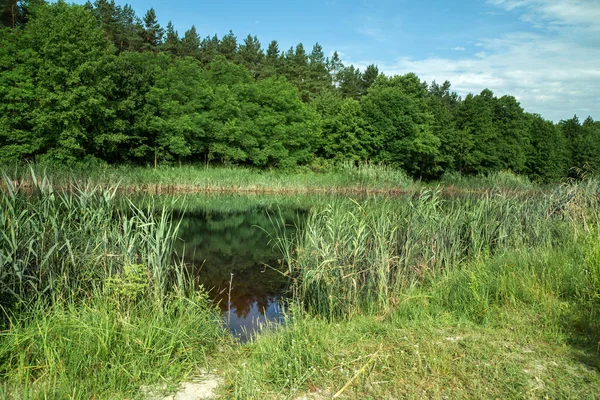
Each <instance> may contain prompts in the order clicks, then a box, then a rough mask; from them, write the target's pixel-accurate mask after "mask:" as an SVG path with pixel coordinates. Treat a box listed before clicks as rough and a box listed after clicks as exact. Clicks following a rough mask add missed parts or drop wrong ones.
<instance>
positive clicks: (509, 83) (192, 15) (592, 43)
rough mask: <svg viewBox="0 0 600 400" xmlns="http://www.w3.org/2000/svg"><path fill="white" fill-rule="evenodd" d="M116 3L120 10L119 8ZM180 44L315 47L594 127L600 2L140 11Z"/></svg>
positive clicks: (599, 114)
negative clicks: (226, 39)
mask: <svg viewBox="0 0 600 400" xmlns="http://www.w3.org/2000/svg"><path fill="white" fill-rule="evenodd" d="M117 2H118V3H120V4H124V3H123V2H120V1H118V0H117ZM129 4H131V5H132V6H133V8H134V9H135V11H136V12H137V14H138V15H139V16H143V15H144V13H145V11H146V10H147V9H149V8H150V7H153V8H154V9H155V10H156V13H157V16H158V19H159V22H160V23H161V24H162V25H163V26H166V24H167V22H168V21H169V20H171V21H172V22H173V24H174V25H175V27H176V29H177V30H178V31H179V33H180V35H183V32H184V31H185V30H187V29H188V28H189V27H191V26H192V25H195V26H196V29H197V31H198V33H199V34H200V36H202V37H205V36H207V35H212V34H215V33H216V34H218V35H219V37H220V36H222V35H224V34H226V33H227V32H228V31H229V30H233V32H234V33H235V34H236V36H237V37H238V40H239V42H241V41H242V39H243V38H244V37H245V36H246V35H247V34H248V33H251V34H252V35H256V36H257V37H258V38H259V39H260V41H261V42H262V44H263V47H266V46H267V44H268V43H269V42H270V41H271V40H272V39H276V40H277V41H278V42H279V44H280V48H281V49H283V50H286V49H288V48H289V47H290V46H295V45H296V44H298V43H300V42H302V43H303V44H304V46H305V48H306V49H307V51H310V49H311V48H312V45H313V44H314V43H315V42H319V43H320V44H321V45H322V46H323V48H324V50H325V52H326V53H327V54H328V55H329V54H331V53H332V52H333V51H334V50H337V51H338V52H339V53H340V55H341V56H342V60H343V61H344V63H345V64H347V65H348V64H354V65H355V66H359V67H361V68H364V67H366V66H367V65H368V64H371V63H374V64H377V65H378V66H379V68H380V70H381V71H382V72H385V73H386V74H389V75H393V74H404V73H407V72H415V73H417V75H419V76H420V77H421V79H424V80H427V81H431V80H434V79H435V80H437V81H438V82H443V81H444V80H449V81H450V82H451V83H452V87H453V90H455V91H457V92H458V93H459V94H461V95H465V94H466V93H469V92H473V93H479V92H480V91H481V90H483V89H484V88H489V89H492V90H493V91H494V92H495V93H496V94H497V95H504V94H510V95H513V96H515V97H516V98H517V99H518V100H519V101H520V102H521V105H522V106H523V107H524V108H525V109H526V110H527V111H530V112H535V113H539V114H541V115H542V116H544V117H545V118H547V119H551V120H554V121H558V120H560V119H566V118H570V117H572V116H573V115H574V114H577V115H578V116H580V118H581V119H583V118H585V117H586V116H587V115H592V117H594V119H600V106H599V105H600V0H487V1H486V0H480V1H475V0H463V1H447V0H421V1H419V0H396V1H390V0H385V1H366V0H320V1H316V0H307V1H299V2H289V1H288V2H285V1H272V0H269V1H258V2H251V1H239V0H230V1H228V2H208V1H202V2H198V1H185V0H170V1H168V2H165V1H157V0H153V1H139V0H131V1H129Z"/></svg>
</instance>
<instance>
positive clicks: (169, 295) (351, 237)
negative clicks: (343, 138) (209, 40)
mask: <svg viewBox="0 0 600 400" xmlns="http://www.w3.org/2000/svg"><path fill="white" fill-rule="evenodd" d="M369 168H371V167H369ZM373 168H375V169H374V171H377V170H376V168H382V167H373ZM114 171H118V170H114ZM173 171H176V169H173ZM215 171H218V170H215ZM215 171H212V172H210V174H216V173H217V172H215ZM233 171H234V170H232V172H231V173H232V176H233V173H234V172H233ZM197 172H198V171H195V172H194V173H193V175H194V176H195V175H196V174H197ZM111 173H112V172H111ZM114 173H117V172H114ZM219 173H220V172H219ZM254 173H257V172H256V171H249V172H248V174H254ZM390 173H392V172H390ZM29 174H30V175H29V177H27V175H23V176H22V179H23V180H22V181H21V182H23V181H29V182H30V185H31V186H30V187H29V188H28V190H26V191H20V190H19V187H18V186H17V185H18V184H19V183H18V182H17V183H16V184H13V182H14V180H15V177H14V176H12V177H10V178H9V177H7V176H5V177H4V179H3V182H4V185H5V187H4V188H3V190H2V192H0V205H1V207H0V212H1V214H0V232H2V234H1V236H0V263H1V270H0V271H1V275H0V300H1V302H2V303H1V305H2V309H3V313H2V319H1V323H2V331H1V333H0V379H1V382H0V397H7V398H56V399H63V398H81V399H89V398H98V399H104V398H106V399H112V398H145V397H147V394H148V392H147V391H146V389H145V388H149V389H148V390H150V391H157V390H158V391H159V392H160V391H161V390H162V391H169V390H171V391H172V390H174V389H175V387H176V384H177V382H179V381H181V380H184V379H186V378H189V377H193V376H194V375H196V374H198V371H199V370H200V369H211V370H213V371H214V370H218V372H219V374H220V375H221V378H222V381H223V384H222V385H221V387H220V388H219V394H220V395H221V396H222V397H223V398H239V399H247V398H251V399H265V398H267V399H268V398H274V399H280V398H290V399H300V398H313V399H321V398H331V397H334V396H335V395H338V396H337V397H340V398H360V399H362V398H367V399H368V398H372V399H379V398H440V399H443V398H598V396H600V391H598V389H597V388H598V387H600V322H599V321H600V222H599V220H600V215H599V212H598V205H599V204H598V201H599V199H600V197H599V193H600V183H599V182H598V181H596V180H587V181H583V182H580V183H577V184H570V185H563V186H556V187H555V188H553V189H551V190H550V189H545V190H544V191H537V189H534V192H528V190H529V189H527V188H530V186H529V185H530V184H529V183H528V182H521V181H519V182H520V183H519V182H517V183H515V181H514V180H513V179H512V178H510V177H508V178H507V177H499V178H498V179H499V180H502V179H504V181H503V182H505V183H504V184H502V185H503V186H502V185H496V186H494V185H490V186H488V188H487V189H484V190H474V191H472V192H468V191H466V192H461V193H456V194H457V195H456V196H448V194H449V193H448V192H445V191H444V190H441V189H438V188H433V189H432V188H427V187H420V186H419V185H420V184H419V185H416V184H414V185H415V186H413V189H411V190H413V192H412V193H409V194H408V195H406V196H403V197H399V196H388V197H383V196H376V197H373V196H371V197H369V196H364V197H361V196H353V197H355V198H352V199H351V198H348V196H346V197H345V198H344V197H343V196H337V197H328V198H325V197H323V198H316V199H315V200H312V201H311V204H312V205H313V206H312V208H311V210H310V211H309V216H308V218H307V219H306V220H305V221H304V222H303V223H302V226H301V227H300V228H301V229H300V231H299V233H298V234H297V235H295V236H294V235H286V236H284V235H281V236H280V238H279V241H278V242H277V240H276V239H273V240H274V243H275V242H276V243H277V244H278V245H279V246H280V248H281V250H282V252H283V254H284V258H285V262H286V265H287V268H288V269H287V275H288V276H289V277H290V278H291V280H292V285H291V287H290V292H291V302H290V309H291V312H290V319H289V320H288V322H287V324H285V325H283V326H279V327H277V328H274V329H272V330H270V331H265V332H264V333H263V334H261V335H260V336H258V337H257V338H256V339H255V340H254V341H253V342H251V343H247V344H237V343H234V342H233V341H232V340H231V339H230V338H228V336H227V334H226V333H224V332H223V329H222V327H221V326H220V321H219V316H218V315H217V313H216V311H215V310H214V308H213V305H211V304H210V303H209V301H208V299H207V297H206V295H205V294H204V292H203V291H202V290H195V289H194V288H193V287H192V285H191V284H190V280H189V278H188V276H186V274H185V269H184V268H183V267H182V264H181V260H179V261H178V260H174V258H173V254H172V249H173V241H174V240H175V238H176V237H177V231H178V228H179V221H178V220H177V219H176V218H174V217H173V213H172V211H171V210H172V209H173V208H174V207H173V205H169V204H168V203H169V202H170V201H171V200H170V198H163V199H161V200H160V201H156V202H153V203H145V202H147V201H151V200H148V198H145V199H143V200H139V202H138V201H137V200H136V203H135V204H134V203H132V202H131V201H129V200H128V199H127V198H124V197H120V196H118V190H117V187H116V186H108V187H107V186H106V182H108V181H102V180H101V179H96V178H93V173H90V176H91V177H92V178H93V179H92V178H90V180H83V179H82V180H81V181H80V182H79V181H78V180H77V179H75V176H72V175H71V176H65V177H64V178H61V177H60V176H58V175H54V176H53V179H56V182H58V186H53V185H51V184H49V183H48V180H47V179H45V178H42V177H39V176H38V175H36V173H35V169H34V172H33V174H32V172H31V171H30V172H29ZM123 174H125V172H123ZM173 174H175V172H173ZM191 175H192V173H190V176H191ZM375 175H377V174H375ZM212 176H215V175H212ZM111 177H112V175H111ZM168 177H169V179H175V175H169V176H168ZM451 178H452V177H447V178H446V179H448V185H450V186H451V185H457V186H454V187H459V186H460V185H463V186H462V187H465V188H466V187H467V186H468V183H466V182H460V181H458V180H457V179H458V178H457V177H453V178H452V179H455V180H454V181H452V182H453V183H450V182H451V181H450V179H451ZM61 179H64V180H61ZM73 179H75V180H74V181H73ZM111 179H112V178H111ZM125 179H126V176H124V177H123V179H122V180H121V182H126V181H125ZM161 179H164V178H161ZM190 179H192V178H190ZM232 179H233V178H232ZM236 179H240V180H238V181H237V182H238V183H239V182H241V179H242V178H240V177H238V178H236ZM248 179H250V178H248ZM269 179H270V178H269ZM283 179H284V178H283V177H282V182H283ZM311 179H312V178H311ZM365 179H366V178H365ZM373 179H374V178H373ZM398 179H399V178H398ZM487 179H493V178H490V177H488V178H487ZM368 181H369V180H368V179H366V180H365V185H366V184H369V183H368ZM92 182H95V183H92ZM102 182H104V183H102ZM132 182H133V181H132ZM288 183H289V182H288ZM288 183H286V184H288ZM125 184H127V183H125ZM132 184H133V183H132ZM511 185H512V186H511ZM303 187H305V188H306V186H303ZM60 188H68V189H69V190H66V191H64V190H60ZM532 193H534V194H535V195H532ZM528 194H529V195H528ZM216 200H218V199H216V198H211V197H207V198H206V199H201V200H195V201H199V202H205V203H212V202H214V201H216ZM238 200H239V199H238V198H236V197H235V196H231V197H228V200H226V201H224V204H223V205H221V206H219V207H220V208H221V209H226V210H237V211H240V212H242V211H244V210H247V208H248V207H254V206H255V204H254V203H251V204H250V205H249V204H246V203H245V202H243V201H241V202H240V201H238ZM292 201H293V202H295V201H296V200H292ZM269 202H270V200H269V201H267V203H264V202H262V201H259V202H258V204H259V205H260V206H261V207H263V206H265V205H267V204H270V203H269ZM193 204H194V203H190V204H189V206H190V207H192V206H193ZM203 204H204V203H203ZM175 208H180V205H178V206H177V207H175ZM183 208H185V205H183ZM215 209H219V208H215ZM272 220H273V223H274V224H275V227H276V228H277V227H279V228H283V227H282V226H281V225H277V221H278V219H277V218H276V217H275V216H273V219H272ZM271 244H273V243H271ZM164 385H166V387H165V388H164V389H160V388H161V387H163V386H164Z"/></svg>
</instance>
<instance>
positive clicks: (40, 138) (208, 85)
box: [0, 0, 600, 182]
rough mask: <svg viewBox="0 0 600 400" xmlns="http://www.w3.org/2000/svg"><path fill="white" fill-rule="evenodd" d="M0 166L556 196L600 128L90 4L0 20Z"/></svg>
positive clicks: (583, 164)
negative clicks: (203, 172)
mask: <svg viewBox="0 0 600 400" xmlns="http://www.w3.org/2000/svg"><path fill="white" fill-rule="evenodd" d="M0 7H1V9H0V161H1V162H12V161H17V160H37V161H40V160H50V161H53V162H54V161H57V162H61V163H75V162H80V161H86V162H87V161H95V160H101V161H104V162H108V163H135V164H141V165H145V164H150V165H156V164H158V163H172V162H180V163H181V162H187V163H206V164H208V163H220V164H237V165H247V166H256V167H261V168H262V167H268V168H270V167H277V168H289V167H293V166H296V165H309V166H322V165H329V164H330V163H334V162H338V161H344V160H350V161H365V160H369V161H374V162H382V163H386V164H389V165H394V166H397V167H401V168H403V169H404V170H406V171H407V172H408V173H410V174H411V175H413V176H414V177H419V178H424V179H432V178H438V177H440V176H441V175H442V174H444V173H446V172H460V173H462V174H480V173H484V174H487V173H490V172H495V171H502V170H510V171H512V172H515V173H519V174H526V175H528V176H529V177H531V178H532V179H534V180H536V181H541V182H546V181H554V180H558V179H560V178H563V177H566V176H578V175H580V174H581V173H582V172H583V173H585V172H598V171H599V170H600V123H599V122H594V121H593V120H592V119H591V118H589V117H588V118H587V119H586V120H585V121H584V122H583V123H580V121H579V119H578V118H577V117H576V116H575V117H573V118H572V119H569V120H565V121H561V122H560V123H558V124H554V123H552V122H551V121H547V120H544V119H543V118H542V117H541V116H539V115H535V114H530V113H527V112H525V111H524V110H523V108H521V106H520V104H519V102H518V101H517V100H516V99H515V98H514V97H512V96H503V97H500V98H498V97H496V96H494V94H493V93H492V92H491V91H490V90H487V89H486V90H483V91H482V92H481V93H480V94H469V95H467V96H466V97H465V98H464V99H462V98H460V97H459V96H458V95H457V94H456V93H454V92H452V91H451V89H450V83H449V82H444V83H443V84H441V85H440V84H437V83H436V82H433V83H431V84H427V83H426V82H423V81H421V80H420V79H419V78H418V77H417V76H416V75H414V74H407V75H404V76H393V77H389V76H385V75H383V74H380V73H379V70H378V68H377V67H376V66H374V65H371V66H369V67H367V68H366V69H365V70H364V71H361V70H359V69H358V68H355V67H354V66H344V64H343V63H342V61H341V60H340V58H339V56H338V54H337V53H334V54H333V56H332V57H327V58H326V57H325V55H324V52H323V49H322V47H321V46H320V45H319V44H315V45H314V46H313V48H312V50H311V51H310V52H307V51H306V49H305V48H304V46H303V45H302V44H298V45H297V46H296V47H295V48H294V47H292V48H290V49H289V50H287V51H284V50H281V49H280V48H279V45H278V43H277V41H272V42H271V43H269V45H268V46H267V49H266V50H263V48H262V45H261V43H260V42H259V41H258V39H257V38H256V36H251V35H248V36H247V37H246V38H245V39H243V41H242V42H241V43H238V39H237V38H236V36H235V35H234V34H233V32H229V33H228V34H227V35H225V36H223V37H221V38H219V37H217V36H216V35H215V36H207V37H206V38H204V39H202V38H201V37H200V36H199V34H198V32H197V31H196V29H195V27H193V26H192V27H191V28H190V29H189V30H188V31H186V32H185V33H184V35H183V37H181V36H180V35H179V34H178V32H176V31H175V30H174V27H173V25H172V24H171V23H169V24H168V25H167V26H166V29H164V28H163V27H162V26H161V25H160V24H159V23H158V21H157V16H156V14H155V12H154V10H153V9H150V10H149V11H148V12H147V13H146V14H145V16H144V17H143V18H141V19H140V18H138V17H136V15H135V13H134V11H133V9H132V8H131V7H130V6H127V5H125V6H119V5H116V4H115V2H114V1H113V0H96V1H95V2H94V3H93V4H92V3H88V4H87V5H85V6H78V5H68V4H66V3H65V2H62V1H59V2H58V3H54V4H45V3H44V1H43V0H29V1H16V0H11V1H8V2H4V3H2V5H1V6H0Z"/></svg>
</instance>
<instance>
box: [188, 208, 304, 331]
mask: <svg viewBox="0 0 600 400" xmlns="http://www.w3.org/2000/svg"><path fill="white" fill-rule="evenodd" d="M191 203H192V204H193V206H192V207H190V208H189V209H187V210H186V211H185V213H184V216H183V219H182V222H181V227H180V229H179V237H180V239H181V240H180V241H179V243H178V244H177V246H176V251H177V252H178V254H179V255H183V257H184V261H185V263H186V264H187V265H189V268H191V271H192V273H193V275H194V276H195V277H196V280H197V283H199V284H202V285H203V286H204V288H205V289H207V290H208V291H209V296H210V297H211V299H212V300H213V301H214V302H215V303H216V304H218V306H219V307H220V309H221V311H222V315H223V320H224V321H225V323H227V324H228V326H229V328H230V330H231V332H232V334H234V335H235V336H237V337H238V338H239V339H240V340H242V341H245V340H247V339H248V338H249V337H250V336H251V335H252V334H253V333H255V332H256V331H257V330H258V329H259V328H260V327H261V326H264V325H265V324H266V323H268V322H279V321H280V320H281V319H282V318H283V311H284V310H283V309H282V307H283V302H282V301H281V299H282V298H284V297H285V295H286V289H287V287H288V280H287V278H286V276H285V275H284V274H283V272H284V268H285V267H284V264H283V262H282V258H283V256H282V252H281V250H280V249H279V247H278V246H277V240H276V239H275V238H276V237H277V235H281V234H282V233H284V234H285V235H286V236H288V237H290V235H293V234H295V232H296V230H297V226H299V225H301V224H302V221H303V219H304V218H305V216H306V214H307V210H308V208H307V207H306V206H300V203H299V202H298V201H296V200H295V199H287V200H285V201H281V202H277V201H273V202H268V203H265V202H264V201H257V199H252V198H241V197H237V198H219V197H214V198H211V199H208V200H207V199H206V198H203V199H202V201H197V202H194V201H192V202H191ZM198 203H200V204H198ZM282 227H284V229H282Z"/></svg>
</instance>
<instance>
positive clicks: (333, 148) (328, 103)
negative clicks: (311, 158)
mask: <svg viewBox="0 0 600 400" xmlns="http://www.w3.org/2000/svg"><path fill="white" fill-rule="evenodd" d="M311 104H312V106H313V107H314V108H315V110H316V111H317V112H318V113H319V115H320V116H321V130H322V135H321V140H320V141H319V145H318V148H317V151H316V154H317V155H318V156H319V157H323V158H326V159H332V160H335V161H343V160H352V161H360V160H366V159H367V158H368V156H369V150H371V148H372V143H371V138H370V136H369V129H368V127H367V122H366V121H365V119H364V118H363V115H362V110H361V105H360V103H359V102H358V101H356V100H353V99H344V98H343V97H342V96H341V95H340V94H339V93H338V92H336V91H333V90H325V91H322V92H320V93H319V94H318V95H317V96H316V97H315V99H314V100H313V102H312V103H311Z"/></svg>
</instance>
